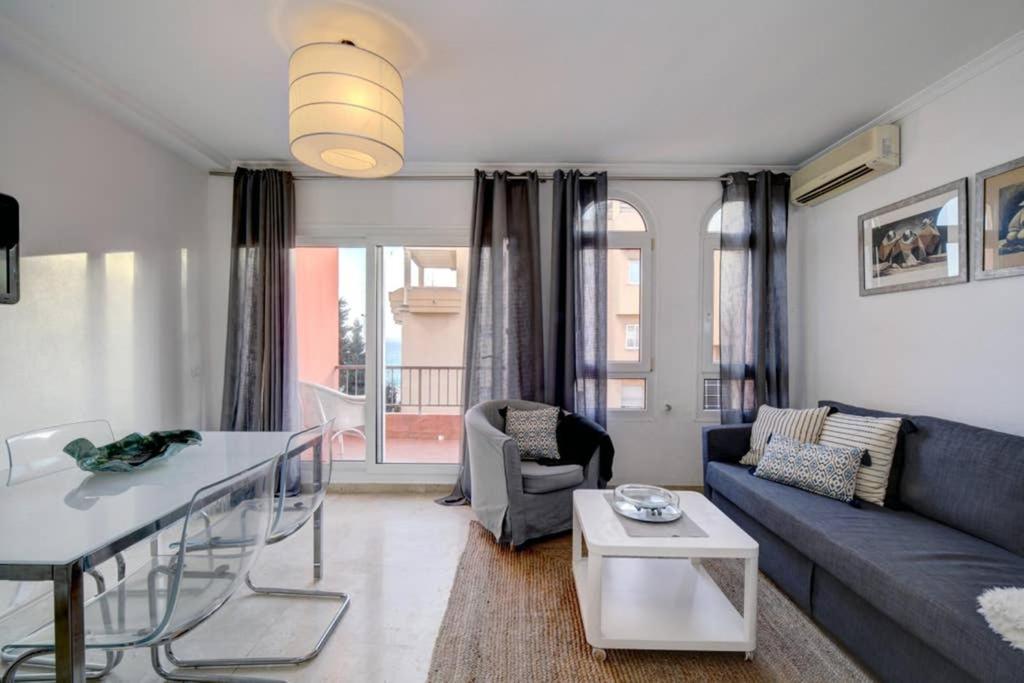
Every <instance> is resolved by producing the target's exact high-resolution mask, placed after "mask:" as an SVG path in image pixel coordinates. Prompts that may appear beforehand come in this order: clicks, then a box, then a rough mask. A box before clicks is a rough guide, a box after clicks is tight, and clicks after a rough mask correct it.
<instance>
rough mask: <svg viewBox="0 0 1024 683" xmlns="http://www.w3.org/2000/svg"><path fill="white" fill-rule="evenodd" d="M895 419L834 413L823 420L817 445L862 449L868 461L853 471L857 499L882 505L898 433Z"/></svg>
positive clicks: (898, 426) (897, 420) (897, 423)
mask: <svg viewBox="0 0 1024 683" xmlns="http://www.w3.org/2000/svg"><path fill="white" fill-rule="evenodd" d="M902 422H903V420H901V419H900V418H898V417H862V416H860V415H846V414H844V413H835V414H834V415H829V416H828V417H827V418H826V419H825V425H824V426H823V427H822V429H821V436H820V437H818V443H820V444H823V445H825V446H845V447H850V448H862V449H864V450H866V451H867V452H868V455H869V456H870V458H871V464H870V465H864V466H862V467H861V468H860V470H858V471H857V493H856V495H857V497H858V498H860V499H861V500H865V501H867V502H869V503H874V504H875V505H884V504H885V487H886V485H887V484H888V483H889V471H890V470H891V469H892V459H893V453H895V452H896V438H897V437H898V436H899V433H900V424H901V423H902Z"/></svg>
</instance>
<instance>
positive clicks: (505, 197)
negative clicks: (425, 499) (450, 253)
mask: <svg viewBox="0 0 1024 683" xmlns="http://www.w3.org/2000/svg"><path fill="white" fill-rule="evenodd" d="M523 175H525V177H514V178H513V177H510V175H509V174H508V173H505V172H496V173H494V174H493V176H492V177H490V178H488V177H487V176H486V174H485V173H484V172H483V171H477V172H476V184H475V188H474V197H473V225H472V231H473V235H472V241H471V245H470V262H469V282H468V290H467V297H466V337H465V361H464V363H463V364H464V366H465V372H464V374H463V387H462V407H463V412H465V411H466V410H468V409H469V408H470V407H472V406H474V405H476V404H477V403H480V402H481V401H488V400H491V399H523V400H526V401H543V400H544V350H543V343H544V338H543V336H544V333H543V331H542V327H541V326H542V322H541V281H540V211H539V199H538V195H539V193H540V184H539V180H538V179H537V173H536V172H530V173H526V174H523ZM470 493H471V492H470V473H469V462H468V459H467V457H466V444H465V440H464V443H463V447H462V470H461V472H460V474H459V480H458V481H457V482H456V484H455V488H454V489H453V490H452V493H451V495H449V496H447V497H446V498H442V499H441V501H439V502H444V503H448V504H461V503H464V502H466V501H467V500H468V499H469V496H470Z"/></svg>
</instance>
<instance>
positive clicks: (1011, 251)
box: [971, 157, 1024, 280]
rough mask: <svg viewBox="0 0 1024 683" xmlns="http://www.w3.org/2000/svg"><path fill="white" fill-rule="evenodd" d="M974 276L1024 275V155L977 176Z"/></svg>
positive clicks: (989, 278) (972, 247)
mask: <svg viewBox="0 0 1024 683" xmlns="http://www.w3.org/2000/svg"><path fill="white" fill-rule="evenodd" d="M971 252H972V259H971V277H973V278H974V279H975V280H991V279H995V278H1001V277H1013V276H1015V275H1024V157H1020V158H1019V159H1014V160H1013V161H1008V162H1006V163H1005V164H1000V165H998V166H993V167H992V168H989V169H986V170H984V171H982V172H980V173H978V174H977V175H975V176H974V234H973V236H972V243H971Z"/></svg>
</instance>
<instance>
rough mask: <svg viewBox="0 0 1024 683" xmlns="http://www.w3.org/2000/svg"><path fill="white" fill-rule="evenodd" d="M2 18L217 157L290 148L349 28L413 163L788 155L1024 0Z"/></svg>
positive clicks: (29, 0)
mask: <svg viewBox="0 0 1024 683" xmlns="http://www.w3.org/2000/svg"><path fill="white" fill-rule="evenodd" d="M0 22H2V24H0V29H2V30H0V41H2V43H7V47H8V48H11V49H10V50H8V51H9V52H11V53H12V54H15V55H17V56H20V57H21V58H22V59H28V60H29V61H37V62H38V64H39V65H40V67H41V68H44V69H45V70H48V71H50V72H51V73H52V72H54V71H55V70H59V71H65V72H67V71H69V70H70V71H71V72H73V73H71V74H70V76H69V77H70V78H72V79H74V80H77V81H78V82H79V84H80V86H81V84H85V86H84V87H86V88H88V89H89V90H92V91H99V92H102V94H103V95H104V97H105V99H106V100H107V101H113V102H117V103H118V105H119V106H120V107H123V108H124V109H126V110H130V111H132V112H134V113H135V115H136V118H140V119H144V120H146V123H147V127H148V128H150V129H151V130H152V129H154V128H161V129H162V131H161V134H160V135H158V137H161V138H163V139H164V140H165V141H168V140H170V141H171V143H172V144H175V145H178V146H181V145H185V146H189V147H191V148H192V149H193V151H198V158H200V159H205V160H206V165H209V166H214V165H218V164H225V163H226V162H230V161H235V160H278V159H280V160H287V159H289V158H290V157H289V153H288V142H287V139H288V122H287V109H286V107H287V63H288V54H289V52H290V51H291V49H292V48H293V47H295V46H296V45H298V44H301V43H303V42H309V41H311V40H323V39H328V40H338V39H342V38H348V39H352V40H354V41H355V42H356V43H357V44H360V45H363V46H365V47H368V48H370V49H375V50H377V51H380V52H381V53H382V54H384V55H385V56H386V57H388V58H390V59H391V60H392V61H393V62H395V63H396V65H397V66H398V67H399V68H400V69H401V70H402V71H403V73H404V76H405V83H406V122H407V126H406V151H407V161H409V162H474V163H481V164H484V163H488V162H490V163H496V162H504V163H527V162H529V163H552V162H576V163H581V164H582V163H588V162H589V163H616V162H623V163H631V162H652V163H688V164H728V163H736V164H739V163H742V164H764V165H786V164H794V163H798V162H800V161H802V160H804V159H806V158H807V157H808V156H810V155H812V154H813V153H814V152H816V151H818V150H820V149H821V148H823V147H825V146H827V145H828V144H830V143H831V142H834V141H835V140H836V139H838V138H840V137H842V136H843V135H844V134H846V133H848V132H849V131H850V130H852V129H855V128H857V127H858V126H860V125H862V124H863V123H865V122H866V121H869V120H870V119H872V118H874V117H875V116H877V115H879V114H881V113H882V112H884V111H886V110H887V109H889V108H891V107H893V106H894V105H896V104H898V103H899V102H901V101H903V100H904V99H906V98H908V97H910V96H911V95H913V94H914V93H916V92H918V91H919V90H921V89H922V88H925V87H926V86H928V85H929V84H931V83H933V82H934V81H936V80H938V79H939V78H941V77H943V76H945V75H947V74H949V73H950V72H951V71H953V70H955V69H957V68H958V67H960V66H961V65H963V64H965V63H966V62H968V61H970V60H971V59H973V58H975V57H977V56H978V55H981V54H982V53H984V52H985V51H987V50H989V49H991V48H992V47H994V46H995V45H996V44H998V43H1000V42H1001V41H1003V40H1006V39H1007V38H1009V37H1010V36H1011V35H1013V34H1015V33H1017V32H1018V31H1020V30H1021V29H1022V28H1024V2H1021V0H974V1H973V2H963V0H900V1H899V2H893V1H892V0H859V1H857V2H849V1H848V0H844V1H839V0H774V1H772V2H764V1H763V0H733V1H731V2H723V1H720V0H707V1H696V0H691V1H683V0H644V1H642V2H637V1H633V2H628V1H627V0H558V1H557V2H556V1H552V0H545V1H541V0H519V1H517V2H511V1H507V0H505V1H502V0H486V1H484V0H429V1H427V0H374V1H373V2H372V3H369V2H368V3H365V4H364V3H351V2H349V3H341V2H330V1H327V0H296V1H294V2H285V1H283V0H216V1H211V0H89V1H88V2H84V1H80V2H76V1H74V0H46V1H44V0H0ZM2 46H3V45H2V44H0V47H2ZM192 157H193V158H196V157H197V155H195V154H193V155H192Z"/></svg>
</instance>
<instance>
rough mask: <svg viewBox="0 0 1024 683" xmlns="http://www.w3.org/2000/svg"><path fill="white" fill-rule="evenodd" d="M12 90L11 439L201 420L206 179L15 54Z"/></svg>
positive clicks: (0, 427) (2, 407) (8, 169)
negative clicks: (79, 424)
mask: <svg viewBox="0 0 1024 683" xmlns="http://www.w3.org/2000/svg"><path fill="white" fill-rule="evenodd" d="M0 93H2V96H0V121H2V122H3V124H2V125H0V150H2V151H0V192H4V193H6V194H9V195H13V196H14V197H15V198H16V199H18V201H19V202H20V205H21V240H22V241H21V246H22V251H21V254H22V258H21V301H20V303H18V304H16V305H13V306H0V436H2V435H8V434H12V433H15V432H18V431H24V430H26V429H31V428H35V427H41V426H46V425H51V424H54V423H59V422H66V421H71V420H81V419H87V418H93V417H105V418H108V419H110V420H111V422H112V423H113V426H114V430H115V431H116V432H118V433H124V432H128V431H135V430H150V429H157V428H171V427H193V426H195V425H197V424H198V422H199V419H200V412H201V399H202V392H201V377H200V376H199V374H200V372H201V359H200V358H199V355H198V351H197V349H198V345H199V344H200V343H201V340H202V334H201V332H202V331H201V330H200V329H199V322H200V320H199V317H198V302H197V300H196V299H195V289H196V287H195V285H196V283H197V279H198V278H199V277H200V274H201V269H200V268H199V267H198V260H199V259H198V257H199V256H200V254H199V250H198V249H197V247H199V246H200V245H199V239H200V238H201V231H202V227H203V225H202V223H203V209H204V202H205V200H206V176H205V173H203V172H202V171H200V170H198V169H196V168H194V167H193V166H191V165H189V164H187V163H186V162H184V161H182V160H181V159H179V158H178V157H176V156H174V155H173V154H171V153H170V152H168V151H166V150H164V149H163V148H161V147H159V146H157V145H155V144H153V143H152V142H149V141H147V140H145V139H144V138H142V137H141V136H140V135H138V134H136V133H135V132H134V131H132V130H130V129H128V128H126V127H124V126H123V125H121V124H120V123H118V122H115V121H114V120H113V119H111V118H110V117H108V116H107V115H106V114H103V113H100V112H98V111H96V110H95V109H94V108H92V107H91V106H90V105H87V104H86V103H84V102H82V101H80V100H79V99H78V98H77V97H75V96H73V95H71V94H69V93H68V92H67V91H65V90H62V89H60V88H58V87H55V86H53V85H51V83H50V82H49V81H47V80H44V79H42V78H40V77H38V76H36V75H34V74H33V73H31V72H29V71H27V70H25V69H23V68H22V67H21V66H20V65H18V64H17V63H15V62H12V61H6V60H4V59H3V58H0Z"/></svg>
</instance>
